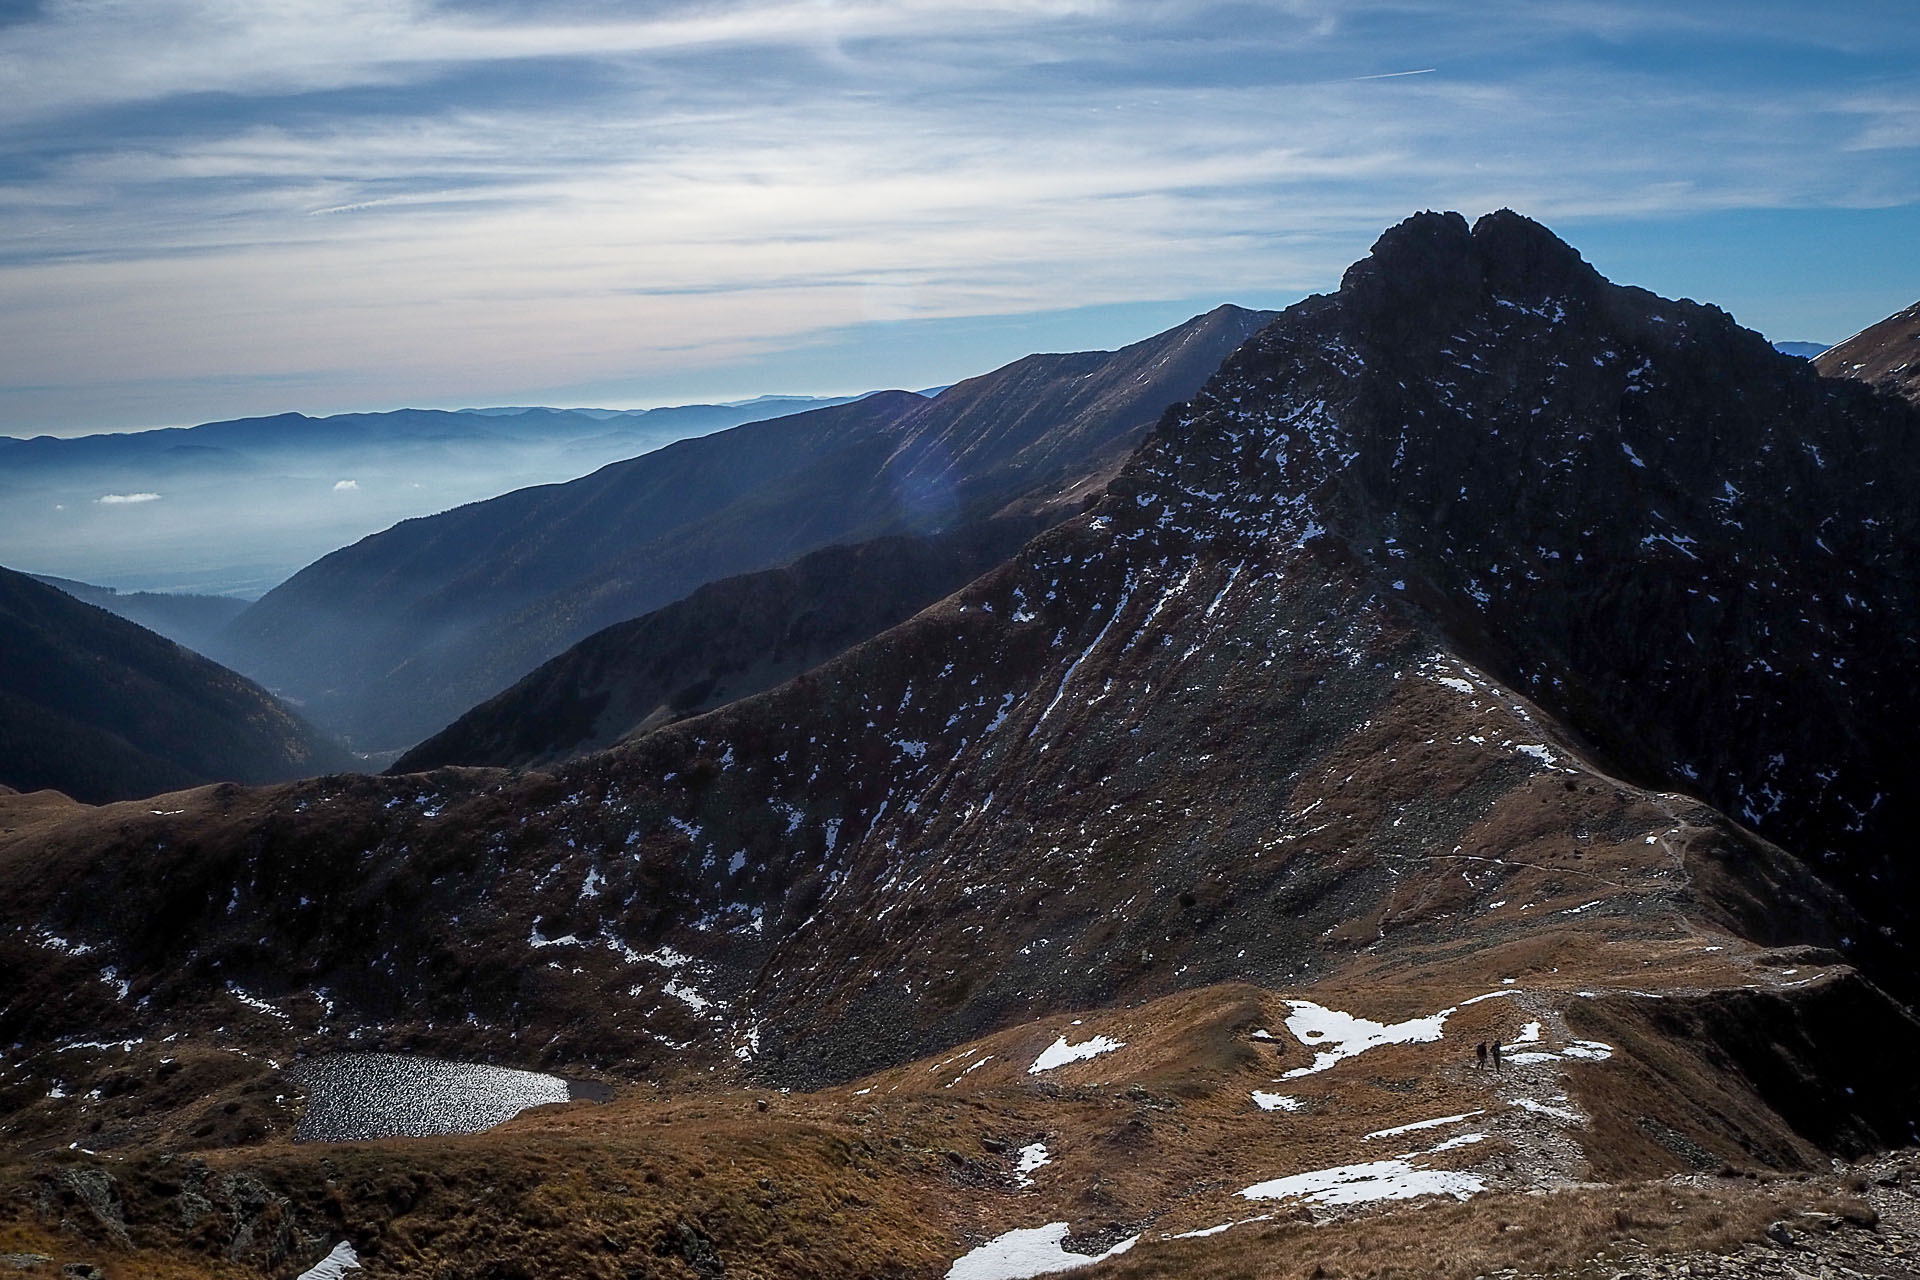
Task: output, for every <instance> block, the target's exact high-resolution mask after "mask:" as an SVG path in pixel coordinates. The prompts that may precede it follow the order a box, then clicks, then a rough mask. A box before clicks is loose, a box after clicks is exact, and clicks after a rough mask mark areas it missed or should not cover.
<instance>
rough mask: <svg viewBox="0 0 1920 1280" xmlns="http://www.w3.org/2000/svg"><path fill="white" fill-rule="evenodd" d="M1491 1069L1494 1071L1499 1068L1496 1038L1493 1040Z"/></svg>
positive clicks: (1498, 1046) (1498, 1048) (1498, 1051)
mask: <svg viewBox="0 0 1920 1280" xmlns="http://www.w3.org/2000/svg"><path fill="white" fill-rule="evenodd" d="M1493 1069H1494V1070H1495V1071H1498V1070H1499V1069H1500V1042H1499V1041H1498V1040H1495V1041H1494V1042H1493Z"/></svg>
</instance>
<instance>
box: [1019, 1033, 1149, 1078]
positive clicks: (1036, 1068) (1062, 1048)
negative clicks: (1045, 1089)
mask: <svg viewBox="0 0 1920 1280" xmlns="http://www.w3.org/2000/svg"><path fill="white" fill-rule="evenodd" d="M1124 1048H1126V1041H1124V1040H1114V1039H1112V1038H1110V1037H1108V1036H1095V1037H1094V1038H1093V1039H1091V1040H1086V1041H1083V1042H1081V1043H1080V1044H1068V1043H1067V1038H1066V1037H1065V1036H1061V1037H1060V1038H1059V1039H1057V1040H1055V1041H1054V1042H1053V1043H1052V1044H1050V1045H1048V1046H1047V1047H1046V1048H1045V1049H1043V1050H1041V1051H1040V1056H1039V1057H1037V1058H1035V1059H1034V1060H1033V1065H1032V1066H1030V1067H1028V1068H1027V1074H1028V1075H1030V1076H1037V1075H1039V1074H1040V1073H1041V1072H1042V1071H1051V1070H1053V1069H1054V1068H1055V1067H1064V1066H1066V1065H1067V1064H1068V1063H1069V1062H1080V1061H1083V1060H1084V1059H1087V1058H1097V1057H1099V1056H1100V1055H1101V1054H1103V1053H1112V1052H1113V1051H1114V1050H1115V1049H1124Z"/></svg>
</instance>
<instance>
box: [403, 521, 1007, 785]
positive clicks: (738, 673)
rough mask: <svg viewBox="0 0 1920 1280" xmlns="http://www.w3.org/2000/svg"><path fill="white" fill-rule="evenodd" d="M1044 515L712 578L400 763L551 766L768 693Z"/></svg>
mask: <svg viewBox="0 0 1920 1280" xmlns="http://www.w3.org/2000/svg"><path fill="white" fill-rule="evenodd" d="M1042 523H1043V522H1042V521H1041V520H1040V519H1038V518H1019V517H1003V518H1000V519H995V520H988V521H982V522H981V523H979V524H973V525H964V526H962V527H961V528H959V529H957V530H954V531H953V532H951V533H945V534H936V535H913V534H906V535H899V536H895V537H890V538H878V539H875V540H873V541H871V542H863V543H859V544H857V545H854V546H851V547H839V546H836V547H826V548H823V549H822V550H819V551H815V552H813V553H811V554H810V555H805V556H802V557H801V558H800V559H798V560H796V561H794V562H793V563H792V564H790V565H786V566H784V567H782V568H779V569H767V570H763V571H761V572H759V573H752V574H743V575H741V576H740V577H737V578H728V579H724V580H722V581H720V582H713V583H709V584H707V585H706V586H704V587H701V588H700V589H699V590H698V591H695V592H694V593H693V594H692V595H690V596H688V597H687V598H686V599H684V600H678V601H675V602H674V603H673V604H670V605H667V606H666V607H664V608H661V609H656V610H655V611H654V612H652V613H649V614H647V615H645V616H644V617H640V618H635V619H633V620H632V621H629V622H620V623H615V624H614V625H613V626H611V627H608V628H606V629H605V630H604V631H599V632H596V633H595V634H593V635H591V636H588V637H587V638H586V639H585V640H582V641H581V642H580V643H579V644H577V645H575V646H573V647H572V648H571V649H568V650H567V651H566V652H565V653H563V654H561V655H559V656H558V657H556V658H553V659H550V660H549V661H547V662H545V663H543V664H542V665H541V666H540V667H539V668H538V669H537V670H535V671H533V672H532V673H530V674H529V675H527V676H526V677H525V678H524V679H522V680H521V681H520V682H519V683H517V684H515V685H514V686H513V687H512V688H510V689H508V690H506V691H505V692H504V693H501V694H499V695H497V696H496V697H493V698H490V699H488V700H487V701H486V702H484V703H482V704H480V705H479V706H478V707H475V708H474V709H473V710H472V711H469V712H468V713H467V714H465V715H463V716H461V717H460V718H459V719H458V720H456V721H454V722H453V723H452V724H451V725H449V726H447V727H446V728H445V729H443V730H441V731H440V732H439V733H437V734H435V735H434V736H433V737H431V738H429V739H427V741H425V742H423V743H421V744H420V745H419V746H417V747H415V748H414V749H413V750H411V751H409V752H407V753H406V754H405V755H404V756H402V757H401V758H400V759H399V760H398V761H397V762H395V764H394V766H393V768H392V770H391V772H393V773H418V772H422V771H424V770H428V769H437V768H441V767H443V766H446V765H495V766H500V767H508V768H523V767H527V766H538V765H546V764H552V763H556V762H558V761H561V760H566V759H570V758H572V757H574V756H577V755H581V754H583V753H585V752H588V751H595V750H599V749H601V748H604V747H609V746H612V745H613V744H614V743H615V742H616V741H618V740H619V739H621V738H623V737H625V736H627V735H628V734H630V733H632V732H634V731H636V730H639V729H642V728H652V727H654V726H655V725H656V724H659V723H662V722H664V721H666V720H673V719H681V718H684V717H686V716H691V715H697V714H699V713H700V712H702V711H707V710H710V709H711V708H713V707H717V706H720V705H721V704H723V703H726V702H731V701H733V700H735V699H737V698H743V697H746V696H748V695H750V694H754V693H758V692H760V691H761V690H763V689H767V688H771V687H772V686H774V685H776V684H779V683H781V682H782V681H785V680H788V679H791V678H792V677H794V676H796V675H798V674H800V673H801V672H803V671H806V670H808V669H810V668H812V667H815V666H818V665H819V664H820V663H822V662H825V661H826V660H827V659H829V658H831V657H833V656H834V655H836V654H838V653H841V652H842V651H844V650H846V649H848V648H850V647H852V646H853V645H855V644H857V643H859V642H860V641H862V640H866V639H869V638H871V637H872V636H875V635H878V634H879V633H880V632H882V631H885V630H886V629H887V628H888V627H891V626H893V625H894V624H896V623H898V622H901V621H904V620H905V619H906V618H908V617H910V616H912V615H913V614H914V613H916V612H918V611H919V610H920V609H922V608H924V607H925V606H927V605H929V604H932V603H933V602H934V601H935V600H938V599H939V598H940V597H942V596H944V595H947V594H948V593H949V592H952V591H956V590H958V589H959V588H960V587H962V586H964V585H966V584H967V583H968V582H970V581H972V580H973V579H974V578H976V577H978V576H979V575H980V574H981V573H984V572H985V571H986V570H988V569H990V568H992V567H993V566H994V565H996V564H998V563H999V562H1000V561H1002V560H1004V559H1006V557H1007V556H1009V555H1011V554H1012V553H1013V552H1014V551H1016V550H1018V549H1019V547H1020V545H1021V544H1022V543H1024V542H1025V541H1027V539H1028V538H1029V537H1031V536H1032V535H1033V534H1034V533H1036V532H1038V530H1039V528H1040V527H1041V526H1042Z"/></svg>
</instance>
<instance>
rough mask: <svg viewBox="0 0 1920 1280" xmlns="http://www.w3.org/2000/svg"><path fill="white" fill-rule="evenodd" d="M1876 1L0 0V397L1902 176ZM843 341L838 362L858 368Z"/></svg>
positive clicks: (267, 392)
mask: <svg viewBox="0 0 1920 1280" xmlns="http://www.w3.org/2000/svg"><path fill="white" fill-rule="evenodd" d="M1884 8H1885V6H1879V5H1863V6H1862V9H1863V11H1864V10H1868V9H1871V10H1875V11H1876V12H1877V11H1879V10H1881V9H1884ZM1887 13H1888V14H1890V15H1892V14H1894V13H1895V11H1894V10H1890V9H1889V10H1887ZM636 15H637V16H636ZM1911 25H1912V24H1911V23H1909V24H1907V27H1905V28H1903V27H1900V26H1899V25H1898V24H1897V23H1895V24H1894V26H1893V28H1892V29H1893V32H1894V35H1893V36H1892V37H1891V38H1889V37H1884V36H1883V38H1881V39H1880V40H1878V41H1863V40H1861V39H1860V38H1859V37H1858V36H1857V35H1855V34H1847V33H1852V32H1853V31H1854V29H1855V27H1856V26H1857V24H1854V23H1846V22H1830V23H1822V24H1818V26H1819V28H1820V29H1819V30H1818V31H1815V32H1809V31H1807V30H1806V29H1805V26H1806V24H1805V21H1804V13H1803V11H1801V10H1800V9H1799V8H1798V7H1797V6H1787V5H1784V4H1774V3H1769V2H1768V0H1757V2H1756V3H1749V4H1743V5H1733V4H1731V3H1728V4H1721V3H1715V2H1714V0H1703V3H1701V4H1697V5H1687V6H1674V5H1671V4H1665V5H1662V4H1654V3H1650V2H1649V3H1641V2H1637V0H1636V2H1633V3H1627V2H1624V0H1622V2H1618V3H1601V2H1598V0H1595V2H1591V3H1588V2H1578V3H1576V2H1574V0H1545V2H1541V3H1527V4H1516V3H1514V2H1513V0H1505V2H1501V0H1490V2H1489V3H1484V4H1475V5H1467V4H1463V3H1442V2H1441V0H1373V2H1365V0H1363V2H1360V3H1348V4H1336V3H1332V0H1291V2H1287V3H1240V4H1233V5H1226V4H1213V3H1200V2H1197V0H1155V2H1145V3H1122V2H1121V0H1001V2H999V3H986V4H981V3H968V4H964V5H963V4H958V3H949V2H947V0H895V2H891V3H880V2H877V0H845V2H840V3H835V2H833V0H824V2H823V0H804V2H799V3H796V2H792V0H736V2H734V3H718V4H714V3H700V4H694V3H666V4H660V5H653V6H649V7H648V8H647V9H646V11H645V12H644V13H638V11H637V10H636V9H635V8H634V7H632V6H627V5H615V4H593V3H580V4H571V5H557V6H556V5H545V4H543V5H532V4H513V3H496V4H462V5H457V6H455V5H433V4H428V3H425V2H424V0H329V2H325V3H323V2H321V0H289V2H287V3H279V4H274V5H249V4H241V3H237V2H236V0H142V2H141V3H128V2H126V0H84V2H83V0H47V3H45V4H44V5H43V6H41V8H40V9H39V10H38V12H37V13H36V14H35V15H34V16H32V17H30V18H29V19H28V20H26V21H23V22H18V23H15V24H14V25H12V26H8V27H4V28H0V296H3V297H4V299H5V300H4V301H0V411H4V412H7V413H8V414H9V415H10V416H17V415H19V414H20V413H24V412H28V411H29V407H30V406H35V405H39V406H45V407H53V406H58V405H59V404H61V403H63V402H65V403H68V404H72V403H76V402H84V401H86V400H87V398H88V394H89V392H88V389H89V388H102V389H103V390H101V391H100V396H101V397H105V398H104V399H100V400H99V401H98V402H99V403H102V404H104V403H107V402H108V401H109V400H111V399H113V397H121V398H122V399H126V398H134V399H136V400H137V396H135V394H134V392H133V391H132V390H127V391H125V392H124V394H123V392H121V391H116V390H112V388H115V387H118V388H126V389H132V388H138V387H143V386H144V387H151V388H155V389H156V391H155V394H156V395H157V396H162V397H172V402H171V403H170V404H169V405H168V407H165V408H162V409H158V410H149V412H153V413H155V414H156V417H155V418H149V419H148V420H149V421H153V420H156V419H157V420H163V421H164V420H184V419H188V418H193V417H204V416H213V415H214V414H216V413H218V412H223V411H229V410H230V408H231V407H232V406H233V405H235V404H245V405H248V406H257V407H260V408H268V407H272V408H279V407H287V406H286V403H285V402H284V401H279V402H274V403H268V402H266V400H265V397H270V396H284V395H286V394H288V393H289V392H288V388H290V387H298V388H306V389H310V390H309V392H308V393H309V394H311V389H320V390H321V391H322V394H321V396H320V405H319V406H317V407H326V406H342V407H344V405H346V404H351V403H360V404H366V405H377V404H381V403H393V402H395V401H396V400H401V399H419V400H432V399H434V398H437V397H438V398H454V399H462V400H467V401H471V400H473V399H481V398H487V397H488V396H490V395H509V394H512V393H513V392H515V391H516V390H520V389H525V388H552V387H567V386H587V385H602V384H606V383H608V382H609V381H610V380H615V379H621V378H624V379H627V380H628V381H629V382H631V383H632V384H633V385H636V386H642V387H644V386H646V385H648V380H649V379H650V378H665V377H669V376H679V375H682V374H684V372H685V371H686V370H687V369H688V368H689V367H694V366H700V365H705V366H706V367H708V368H711V369H715V370H723V369H724V368H725V367H727V366H728V365H729V363H730V362H731V363H732V364H733V365H735V366H741V367H745V366H747V365H750V363H751V362H752V361H753V360H754V359H756V358H757V357H758V356H760V355H762V354H764V353H766V352H769V351H777V350H780V349H782V348H791V347H793V346H795V345H798V344H807V343H821V342H839V341H843V335H845V334H846V333H847V332H849V331H851V330H853V329H857V328H858V327H859V326H861V325H863V324H869V323H874V322H897V321H901V320H917V321H929V322H930V321H944V320H957V319H961V318H964V317H968V316H990V315H1003V314H1017V313H1023V312H1040V311H1047V310H1050V309H1056V308H1060V307H1063V306H1085V305H1094V304H1106V303H1118V302H1123V301H1127V300H1135V299H1142V298H1195V297H1206V296H1220V297H1224V296H1229V295H1232V294H1235V293H1236V292H1237V291H1239V290H1243V289H1244V288H1245V287H1246V284H1247V282H1248V281H1257V282H1259V283H1260V287H1261V288H1262V289H1263V290H1264V291H1265V292H1266V293H1267V294H1268V295H1273V294H1284V293H1290V292H1291V293H1298V292H1302V291H1305V290H1307V289H1310V288H1315V287H1327V286H1330V285H1331V284H1332V283H1334V282H1335V281H1336V280H1337V273H1338V270H1339V268H1340V266H1341V265H1343V264H1344V263H1345V262H1346V261H1347V260H1350V259H1351V258H1352V257H1353V256H1356V254H1357V253H1359V252H1362V251H1364V248H1365V245H1366V243H1367V241H1368V240H1370V239H1371V236H1372V234H1373V233H1375V232H1377V230H1378V229H1379V227H1380V226H1381V225H1383V224H1385V223H1386V222H1389V221H1392V220H1395V219H1397V218H1398V217H1401V216H1404V214H1405V213H1407V212H1409V211H1410V210H1412V209H1414V208H1418V207H1424V206H1428V205H1434V206H1442V205H1444V206H1454V207H1461V208H1464V209H1467V210H1469V211H1477V210H1480V209H1484V208H1490V207H1495V206H1497V205H1503V204H1510V205H1514V206H1516V207H1520V208H1523V209H1526V210H1527V211H1528V212H1531V213H1534V214H1536V215H1537V216H1542V217H1546V218H1549V219H1561V218H1569V219H1623V220H1624V219H1660V218H1671V217H1675V216H1690V215H1698V214H1704V213H1711V212H1713V211H1717V210H1737V209H1756V208H1815V207H1866V206H1873V205H1888V204H1901V203H1911V202H1914V201H1915V200H1920V173H1916V172H1915V166H1914V165H1913V164H1912V163H1911V162H1910V158H1909V162H1906V163H1894V164H1889V163H1887V160H1886V152H1887V151H1888V150H1894V151H1899V150H1901V149H1903V148H1907V149H1910V148H1912V147H1913V146H1914V145H1916V140H1915V139H1914V138H1912V137H1911V133H1912V129H1913V127H1912V120H1913V117H1912V116H1911V114H1903V111H1907V110H1908V107H1907V106H1905V105H1903V104H1910V102H1911V99H1912V95H1913V94H1914V92H1915V78H1914V76H1913V75H1912V73H1911V72H1910V71H1909V70H1906V69H1905V68H1908V67H1910V66H1911V65H1913V62H1912V56H1913V55H1914V54H1916V53H1920V47H1916V46H1920V40H1916V39H1915V37H1914V33H1913V32H1912V31H1911V30H1910V27H1911ZM1834 30H1838V31H1840V32H1842V33H1843V34H1841V35H1838V36H1836V35H1834V34H1832V32H1833V31H1834ZM1849 42H1851V43H1849ZM1716 50H1717V51H1718V53H1715V51H1716ZM1729 50H1731V52H1729ZM1773 63H1778V64H1779V66H1778V67H1775V66H1774V65H1771V64H1773ZM1863 86H1865V87H1863ZM1869 149H1870V150H1871V152H1872V154H1869ZM77 333H85V334H87V335H89V336H88V339H87V340H86V341H82V342H76V341H75V340H74V338H73V335H75V334H77ZM841 357H842V358H841V362H840V364H839V366H838V367H839V368H841V369H843V370H845V371H846V372H843V373H842V374H841V375H840V377H841V378H842V379H843V380H844V382H845V385H846V387H847V388H848V389H851V388H854V387H858V386H861V385H866V384H868V383H879V382H884V381H887V380H888V377H887V372H886V371H885V370H884V369H874V370H872V372H871V373H870V374H868V375H867V376H866V377H860V376H858V375H857V374H856V373H855V372H853V371H854V370H857V369H858V368H859V367H861V366H860V365H859V363H858V352H857V351H852V350H847V351H844V352H842V353H841ZM965 372H969V370H966V369H955V370H953V371H952V373H953V374H954V375H956V376H957V375H959V374H962V373H965ZM228 376H232V377H236V378H239V377H244V378H246V379H248V380H249V381H248V382H247V383H246V384H245V385H244V387H242V388H240V389H238V390H235V391H234V392H233V395H232V396H231V397H229V399H228V400H226V401H223V402H222V403H221V404H219V405H207V406H205V407H204V408H199V409H196V408H194V407H193V406H192V404H190V403H188V402H187V398H188V397H191V396H196V395H197V396H204V395H205V388H206V387H208V386H210V385H216V384H217V383H218V381H219V380H220V379H221V378H223V377H228ZM716 376H719V375H718V374H716ZM9 386H11V387H13V388H15V390H14V392H13V394H12V395H11V396H9V394H8V387H9ZM163 388H172V389H171V390H161V389H163ZM329 388H330V389H331V390H326V389H329ZM736 389H737V390H738V391H739V392H741V393H747V392H752V391H756V390H762V389H765V388H762V387H758V386H739V387H737V388H736ZM800 389H808V390H812V389H828V388H800ZM356 395H358V396H359V397H360V398H359V399H358V400H357V401H356V400H355V399H354V397H355V396H356ZM114 402H116V403H118V401H114Z"/></svg>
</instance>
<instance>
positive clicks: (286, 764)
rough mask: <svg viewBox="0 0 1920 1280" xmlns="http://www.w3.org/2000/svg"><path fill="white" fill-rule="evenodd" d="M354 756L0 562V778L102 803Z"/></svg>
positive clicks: (177, 652)
mask: <svg viewBox="0 0 1920 1280" xmlns="http://www.w3.org/2000/svg"><path fill="white" fill-rule="evenodd" d="M351 764H352V761H351V759H350V758H349V757H348V756H347V754H346V753H345V752H344V751H341V750H340V749H339V748H338V747H336V746H334V745H333V744H332V743H330V742H327V741H326V740H325V739H324V738H322V737H321V736H320V735H319V734H317V733H316V732H314V730H313V729H312V728H311V727H309V726H308V725H306V724H305V723H303V722H302V721H301V720H300V719H299V717H297V716H295V715H294V714H293V713H292V712H290V711H288V710H287V709H286V708H284V707H282V706H281V705H280V704H279V703H277V702H275V701H274V700H273V698H272V697H271V696H270V695H269V694H268V693H267V692H266V690H264V689H261V688H260V687H259V686H257V685H255V684H253V683H252V682H251V681H248V680H244V679H242V678H241V677H239V676H237V675H235V674H234V673H233V672H231V671H228V670H226V669H225V668H224V667H220V666H217V665H215V664H214V663H212V662H209V661H208V660H206V659H205V658H202V657H200V656H199V655H197V654H194V653H190V652H188V651H187V650H185V649H182V648H181V647H180V646H179V645H177V644H175V643H174V642H173V641H171V640H167V639H164V638H162V637H160V636H157V635H155V634H154V633H153V632H151V631H148V630H146V629H145V628H143V627H139V626H136V625H134V624H133V623H131V622H128V621H127V620H125V619H123V618H120V617H116V616H115V615H113V614H110V613H108V612H107V611H106V610H104V609H99V608H96V607H94V606H93V605H90V604H83V603H81V602H80V601H78V600H76V599H74V598H73V597H71V596H69V595H68V594H66V593H65V592H64V591H60V590H57V589H55V588H53V587H50V586H47V585H46V584H44V583H41V582H36V581H35V580H33V579H32V578H29V577H27V576H26V575H25V574H19V573H14V572H12V571H11V570H7V569H0V783H4V784H6V785H7V786H9V787H12V788H14V789H16V790H20V791H34V790H38V789H41V788H52V789H54V790H57V791H62V792H65V793H66V794H68V795H70V796H73V797H75V798H77V799H80V800H87V801H105V800H121V799H127V798H130V797H134V796H146V795H152V794H154V793H156V792H161V791H171V790H177V789H178V788H180V787H184V786H193V785H195V784H198V783H202V782H209V781H214V780H217V779H229V780H234V781H240V782H271V781H275V780H277V779H282V778H297V777H303V776H308V775H312V774H317V773H325V772H329V771H332V770H338V769H345V768H348V767H351Z"/></svg>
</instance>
